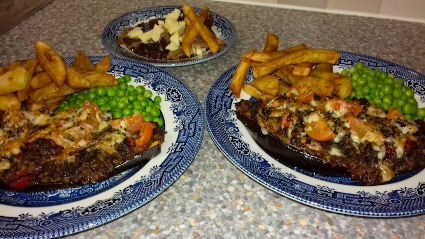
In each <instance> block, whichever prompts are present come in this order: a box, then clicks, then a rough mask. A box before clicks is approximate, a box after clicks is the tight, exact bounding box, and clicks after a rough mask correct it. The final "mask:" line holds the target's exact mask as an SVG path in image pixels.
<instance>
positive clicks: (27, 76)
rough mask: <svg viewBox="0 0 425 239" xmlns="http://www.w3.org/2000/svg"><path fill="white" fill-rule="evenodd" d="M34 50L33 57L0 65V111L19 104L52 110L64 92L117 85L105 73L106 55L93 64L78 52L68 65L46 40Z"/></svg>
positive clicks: (39, 42) (108, 58)
mask: <svg viewBox="0 0 425 239" xmlns="http://www.w3.org/2000/svg"><path fill="white" fill-rule="evenodd" d="M35 50H36V58H34V59H30V60H24V61H16V62H13V63H10V64H9V65H7V66H5V67H2V66H0V112H2V111H12V110H20V109H21V106H22V105H23V106H24V107H25V108H26V109H27V110H30V111H34V110H41V109H49V110H50V111H53V110H56V109H57V108H58V107H59V106H60V105H61V104H62V102H63V101H64V100H65V98H66V96H67V95H70V94H73V93H76V92H80V91H83V90H86V89H88V88H93V87H102V86H113V85H117V84H118V81H117V80H116V79H115V77H113V76H112V75H109V74H107V73H106V72H107V71H108V69H109V67H110V65H111V59H110V57H109V56H106V57H104V58H103V59H102V60H101V61H100V62H99V63H97V64H96V65H94V64H93V62H92V60H91V59H90V58H89V57H88V56H87V55H86V54H85V53H84V52H82V51H80V52H79V53H78V54H77V56H76V57H75V59H74V62H73V63H72V66H70V65H67V64H66V63H65V61H64V60H63V58H62V57H61V56H59V55H58V53H57V52H56V51H55V50H54V49H53V48H52V47H50V46H49V45H47V44H46V43H45V42H42V41H38V42H36V44H35ZM22 102H23V103H24V104H22Z"/></svg>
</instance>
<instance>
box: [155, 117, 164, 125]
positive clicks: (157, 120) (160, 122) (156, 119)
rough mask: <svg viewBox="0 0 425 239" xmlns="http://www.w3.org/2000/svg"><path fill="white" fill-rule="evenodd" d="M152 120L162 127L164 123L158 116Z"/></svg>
mask: <svg viewBox="0 0 425 239" xmlns="http://www.w3.org/2000/svg"><path fill="white" fill-rule="evenodd" d="M152 122H156V123H158V125H159V127H162V126H163V125H164V122H162V120H161V119H160V118H155V119H153V120H152Z"/></svg>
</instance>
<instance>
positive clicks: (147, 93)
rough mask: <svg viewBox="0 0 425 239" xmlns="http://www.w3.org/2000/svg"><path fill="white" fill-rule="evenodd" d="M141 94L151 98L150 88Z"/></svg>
mask: <svg viewBox="0 0 425 239" xmlns="http://www.w3.org/2000/svg"><path fill="white" fill-rule="evenodd" d="M143 96H144V97H146V98H151V97H152V91H150V90H146V91H145V92H144V93H143Z"/></svg>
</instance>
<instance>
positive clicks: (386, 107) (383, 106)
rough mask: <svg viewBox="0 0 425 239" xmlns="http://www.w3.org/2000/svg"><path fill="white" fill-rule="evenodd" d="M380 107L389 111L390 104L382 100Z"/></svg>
mask: <svg viewBox="0 0 425 239" xmlns="http://www.w3.org/2000/svg"><path fill="white" fill-rule="evenodd" d="M381 107H382V109H384V110H385V111H389V110H390V107H391V105H390V104H388V103H385V102H382V104H381Z"/></svg>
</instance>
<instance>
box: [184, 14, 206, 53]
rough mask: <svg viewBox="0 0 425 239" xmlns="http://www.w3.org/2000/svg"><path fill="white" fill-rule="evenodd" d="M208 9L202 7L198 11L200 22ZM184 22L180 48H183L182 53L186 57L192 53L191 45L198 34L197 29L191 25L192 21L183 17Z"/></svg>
mask: <svg viewBox="0 0 425 239" xmlns="http://www.w3.org/2000/svg"><path fill="white" fill-rule="evenodd" d="M208 11H209V8H208V7H204V8H203V9H202V10H201V12H200V13H199V22H200V23H202V24H203V23H204V21H205V19H206V18H207V16H208ZM185 22H186V26H187V30H186V33H185V34H184V36H183V38H182V48H183V51H184V54H185V55H186V56H187V57H190V56H191V55H192V45H193V42H194V41H195V38H196V36H197V35H198V31H196V29H195V28H194V27H193V26H192V23H191V22H190V20H188V19H187V18H185Z"/></svg>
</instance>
